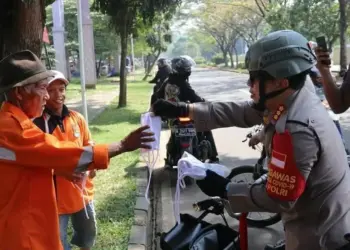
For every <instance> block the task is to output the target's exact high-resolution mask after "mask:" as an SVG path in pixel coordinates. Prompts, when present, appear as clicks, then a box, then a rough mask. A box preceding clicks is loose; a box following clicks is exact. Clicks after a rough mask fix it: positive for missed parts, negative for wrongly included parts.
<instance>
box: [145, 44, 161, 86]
mask: <svg viewBox="0 0 350 250" xmlns="http://www.w3.org/2000/svg"><path fill="white" fill-rule="evenodd" d="M160 53H161V52H160V51H158V53H157V55H156V56H154V55H152V56H153V58H154V60H153V61H152V63H150V66H149V67H148V68H147V72H146V74H145V76H144V77H143V78H142V81H146V80H147V77H149V75H150V73H151V72H152V70H153V68H154V65H155V64H156V62H157V60H158V58H159V56H160Z"/></svg>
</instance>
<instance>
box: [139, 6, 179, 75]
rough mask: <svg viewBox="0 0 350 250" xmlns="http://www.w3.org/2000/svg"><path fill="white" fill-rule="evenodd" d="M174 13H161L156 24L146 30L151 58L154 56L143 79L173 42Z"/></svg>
mask: <svg viewBox="0 0 350 250" xmlns="http://www.w3.org/2000/svg"><path fill="white" fill-rule="evenodd" d="M171 17H172V13H171V12H170V13H166V14H159V15H158V16H157V17H156V19H155V22H154V23H155V24H154V25H152V26H151V27H149V28H148V29H147V30H146V32H145V33H146V43H147V45H148V47H149V48H150V53H149V54H148V55H149V58H152V59H153V60H151V61H150V62H149V64H148V67H147V68H146V74H145V76H144V78H143V79H142V80H143V81H145V80H146V79H147V77H148V76H149V74H150V72H151V71H152V69H153V67H154V65H155V63H156V61H157V60H158V58H159V56H160V54H161V53H162V52H165V51H166V50H167V48H168V44H170V43H171V41H172V40H171V39H172V36H171V33H170V24H169V21H170V20H171Z"/></svg>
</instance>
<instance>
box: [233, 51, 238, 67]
mask: <svg viewBox="0 0 350 250" xmlns="http://www.w3.org/2000/svg"><path fill="white" fill-rule="evenodd" d="M233 50H234V51H235V55H236V68H238V65H239V59H238V51H237V49H236V48H234V49H233Z"/></svg>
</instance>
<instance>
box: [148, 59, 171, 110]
mask: <svg viewBox="0 0 350 250" xmlns="http://www.w3.org/2000/svg"><path fill="white" fill-rule="evenodd" d="M157 66H158V71H157V73H156V75H155V77H154V78H153V79H152V80H150V81H149V83H155V86H154V87H153V93H155V92H157V90H158V89H159V88H160V87H161V86H162V84H163V82H164V81H165V79H167V78H168V77H169V74H170V72H171V67H170V65H169V64H168V62H167V61H166V59H165V58H160V59H159V60H158V61H157ZM152 97H153V96H152ZM154 102H155V100H153V99H151V105H152V104H153V103H154Z"/></svg>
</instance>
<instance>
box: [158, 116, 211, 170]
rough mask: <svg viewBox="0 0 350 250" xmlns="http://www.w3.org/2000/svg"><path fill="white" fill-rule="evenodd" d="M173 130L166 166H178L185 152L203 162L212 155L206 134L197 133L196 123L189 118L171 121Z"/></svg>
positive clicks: (168, 146)
mask: <svg viewBox="0 0 350 250" xmlns="http://www.w3.org/2000/svg"><path fill="white" fill-rule="evenodd" d="M169 127H170V130H171V135H170V140H169V142H168V144H167V153H166V159H165V161H166V165H167V166H168V167H171V168H172V167H174V166H177V162H178V161H179V159H180V158H181V157H182V155H183V153H184V152H188V153H190V154H192V155H193V156H195V157H196V158H197V159H199V160H200V161H202V162H205V161H206V160H207V159H209V157H210V155H211V144H210V142H209V141H208V140H206V138H205V136H204V133H202V132H197V131H196V128H195V126H194V122H193V121H192V120H191V119H190V118H188V117H179V118H176V119H172V120H170V121H169Z"/></svg>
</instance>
